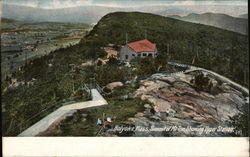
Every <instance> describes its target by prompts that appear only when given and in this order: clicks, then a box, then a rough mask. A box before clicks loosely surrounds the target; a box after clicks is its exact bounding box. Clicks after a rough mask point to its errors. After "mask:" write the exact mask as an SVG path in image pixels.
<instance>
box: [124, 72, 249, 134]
mask: <svg viewBox="0 0 250 157" xmlns="http://www.w3.org/2000/svg"><path fill="white" fill-rule="evenodd" d="M195 75H196V74H194V73H193V74H183V73H178V74H173V75H171V76H169V75H164V74H161V75H157V77H150V78H148V79H146V80H142V81H140V88H138V89H137V91H136V92H135V94H134V97H135V98H136V97H137V98H140V99H141V100H144V101H148V104H145V105H144V107H145V111H144V112H143V113H137V114H136V115H135V116H134V117H132V118H129V119H128V124H133V125H135V126H137V127H138V128H137V129H135V130H134V135H133V136H222V135H227V134H230V133H231V132H230V129H231V131H232V128H231V127H230V125H229V124H230V123H229V122H230V118H232V117H233V116H235V115H237V114H239V113H241V109H242V107H243V106H244V105H248V104H247V103H248V102H247V101H246V100H247V97H248V96H247V97H246V96H245V95H244V94H243V93H241V92H240V91H238V90H236V89H234V88H233V87H231V86H229V85H228V84H226V83H222V84H221V83H218V81H217V80H216V79H215V78H213V77H212V76H207V77H209V79H210V82H211V90H210V91H205V90H201V89H197V87H196V86H195V84H194V83H193V82H192V80H193V79H194V77H195ZM139 127H141V128H144V130H143V129H141V130H140V129H139ZM223 128H224V130H223ZM145 129H146V131H145ZM147 129H148V131H147ZM225 130H226V131H225Z"/></svg>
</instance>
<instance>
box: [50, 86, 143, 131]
mask: <svg viewBox="0 0 250 157" xmlns="http://www.w3.org/2000/svg"><path fill="white" fill-rule="evenodd" d="M135 89H136V88H135V87H132V86H124V87H121V88H119V90H115V91H114V92H113V93H112V94H111V95H109V96H107V97H106V99H107V101H108V102H109V104H108V105H107V106H105V107H102V108H93V109H85V110H81V111H78V112H77V113H75V114H74V115H73V116H72V117H68V118H67V119H66V120H64V121H63V122H62V123H61V124H60V126H59V128H58V129H57V130H54V132H51V133H50V134H49V135H48V136H95V135H96V133H97V132H98V131H99V130H100V128H99V127H98V126H97V125H96V121H97V119H98V118H100V119H102V116H103V114H105V118H106V117H116V119H115V121H113V123H112V125H113V126H115V125H117V124H122V123H124V122H126V120H127V119H128V118H129V117H131V116H134V115H135V114H136V113H137V112H140V111H143V110H144V104H145V102H143V101H141V100H140V99H131V98H128V99H124V98H122V96H123V95H124V94H125V95H129V94H131V93H132V92H134V91H135ZM82 114H87V117H86V120H84V121H83V119H84V118H83V116H82Z"/></svg>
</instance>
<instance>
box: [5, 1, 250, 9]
mask: <svg viewBox="0 0 250 157" xmlns="http://www.w3.org/2000/svg"><path fill="white" fill-rule="evenodd" d="M3 3H4V4H15V5H22V6H28V7H39V8H44V9H59V8H67V7H76V6H106V7H120V8H125V7H140V6H159V5H160V6H183V5H185V6H187V5H192V6H199V5H210V6H211V5H234V6H247V5H248V1H247V0H3Z"/></svg>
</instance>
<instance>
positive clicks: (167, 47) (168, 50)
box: [167, 43, 169, 54]
mask: <svg viewBox="0 0 250 157" xmlns="http://www.w3.org/2000/svg"><path fill="white" fill-rule="evenodd" d="M167 49H168V50H167V52H168V54H169V43H168V44H167Z"/></svg>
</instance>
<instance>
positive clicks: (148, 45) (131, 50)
mask: <svg viewBox="0 0 250 157" xmlns="http://www.w3.org/2000/svg"><path fill="white" fill-rule="evenodd" d="M157 55H158V52H157V48H156V44H155V43H152V42H150V41H148V40H147V39H144V40H140V41H136V42H132V43H128V44H126V45H125V46H123V47H122V48H121V51H120V53H119V59H120V60H121V61H127V62H129V61H131V60H133V59H136V58H144V57H153V58H154V57H156V56H157Z"/></svg>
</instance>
